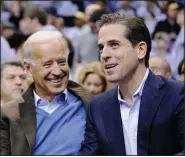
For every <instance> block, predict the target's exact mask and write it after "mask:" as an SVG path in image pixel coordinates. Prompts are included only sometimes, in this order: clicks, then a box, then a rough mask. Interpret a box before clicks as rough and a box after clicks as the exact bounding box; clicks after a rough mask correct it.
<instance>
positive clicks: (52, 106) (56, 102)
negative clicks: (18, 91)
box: [33, 89, 68, 114]
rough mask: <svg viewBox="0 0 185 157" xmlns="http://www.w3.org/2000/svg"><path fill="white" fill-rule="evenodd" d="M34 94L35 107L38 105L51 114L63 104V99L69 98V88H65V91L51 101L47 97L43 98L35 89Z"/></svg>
mask: <svg viewBox="0 0 185 157" xmlns="http://www.w3.org/2000/svg"><path fill="white" fill-rule="evenodd" d="M33 94H34V99H35V107H38V108H40V109H42V110H44V111H45V112H47V113H49V114H51V113H53V112H54V111H55V110H56V109H57V108H58V107H59V106H60V105H61V104H62V102H63V101H66V100H67V97H68V90H67V89H65V90H64V92H63V93H61V94H59V95H57V96H56V97H55V98H54V99H53V100H52V101H51V102H49V101H48V100H47V99H41V98H40V97H39V96H38V95H37V93H36V92H35V91H34V90H33Z"/></svg>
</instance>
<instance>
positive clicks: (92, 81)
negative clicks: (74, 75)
mask: <svg viewBox="0 0 185 157" xmlns="http://www.w3.org/2000/svg"><path fill="white" fill-rule="evenodd" d="M79 83H80V84H82V85H83V86H84V87H85V88H86V89H87V90H88V91H89V92H90V93H91V94H92V95H99V94H101V93H103V92H105V91H106V90H107V89H108V82H107V79H106V76H105V72H104V71H103V66H102V65H101V63H100V62H92V63H89V64H86V65H84V66H83V68H82V69H81V71H80V75H79Z"/></svg>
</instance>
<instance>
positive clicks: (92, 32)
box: [74, 9, 106, 81]
mask: <svg viewBox="0 0 185 157" xmlns="http://www.w3.org/2000/svg"><path fill="white" fill-rule="evenodd" d="M105 13H106V12H105V11H104V10H102V9H99V10H95V11H94V12H93V13H92V14H91V15H90V17H89V21H88V26H89V28H90V29H89V30H87V31H84V32H83V33H82V35H81V36H79V40H78V41H77V46H76V47H75V57H74V62H75V64H76V65H75V68H76V70H75V71H76V72H75V76H74V81H77V77H78V75H79V72H80V70H81V68H82V66H83V64H87V63H90V62H93V61H99V50H98V47H97V43H98V34H97V33H98V28H97V27H96V21H98V20H99V19H100V17H101V16H102V15H103V14H105Z"/></svg>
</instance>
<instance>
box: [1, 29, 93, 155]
mask: <svg viewBox="0 0 185 157" xmlns="http://www.w3.org/2000/svg"><path fill="white" fill-rule="evenodd" d="M68 54H69V50H68V47H67V44H66V41H65V39H64V38H63V36H62V34H61V33H60V32H57V31H56V32H52V31H40V32H37V33H35V34H33V35H32V36H30V37H29V38H28V39H27V41H26V42H25V43H24V45H23V61H24V66H25V69H26V71H27V73H28V75H30V76H32V77H33V80H34V83H33V84H32V85H31V86H30V87H29V88H28V90H27V91H26V92H25V93H24V94H23V97H22V98H23V99H16V100H14V101H11V102H9V103H7V105H4V107H3V108H2V110H1V114H2V118H1V155H72V154H76V153H77V152H78V151H79V149H80V145H81V142H82V140H83V139H84V129H85V118H86V112H85V108H86V105H87V103H88V102H89V100H90V99H91V95H90V94H88V92H86V91H85V90H84V88H82V87H81V86H79V85H78V84H76V83H74V82H71V81H68V78H69V68H68V63H67V59H68ZM10 109H11V110H10Z"/></svg>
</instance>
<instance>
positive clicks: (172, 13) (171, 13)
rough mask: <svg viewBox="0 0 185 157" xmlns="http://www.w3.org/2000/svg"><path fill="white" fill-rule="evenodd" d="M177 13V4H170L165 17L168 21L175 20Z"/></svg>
mask: <svg viewBox="0 0 185 157" xmlns="http://www.w3.org/2000/svg"><path fill="white" fill-rule="evenodd" d="M178 12H179V10H178V4H176V3H172V4H170V5H169V6H168V9H167V15H168V18H169V19H170V20H176V18H177V14H178Z"/></svg>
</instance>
